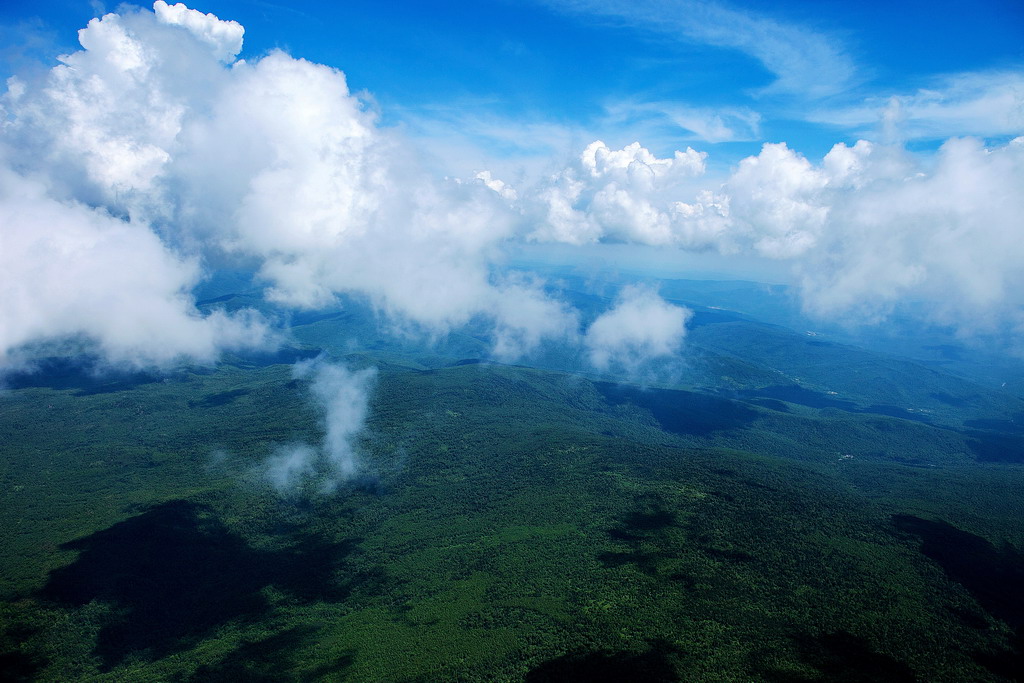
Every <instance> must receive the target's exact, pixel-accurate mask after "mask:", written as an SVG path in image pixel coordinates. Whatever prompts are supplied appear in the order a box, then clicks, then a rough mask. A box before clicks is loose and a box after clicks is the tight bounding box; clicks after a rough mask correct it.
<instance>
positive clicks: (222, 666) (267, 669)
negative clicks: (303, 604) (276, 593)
mask: <svg viewBox="0 0 1024 683" xmlns="http://www.w3.org/2000/svg"><path fill="white" fill-rule="evenodd" d="M316 632H317V629H316V628H313V627H311V626H296V627H294V628H290V629H287V630H285V631H282V632H281V633H277V634H275V635H272V636H270V637H269V638H264V639H263V640H257V641H245V642H243V643H242V644H241V645H239V646H238V647H237V648H235V650H233V651H232V652H231V653H229V654H228V655H227V656H226V657H224V658H223V659H221V660H220V661H219V662H217V663H216V664H212V665H211V664H203V665H202V666H200V667H199V668H198V669H196V672H195V674H194V675H193V676H192V677H191V678H190V679H189V680H190V681H191V682H192V683H200V682H202V683H207V682H209V683H235V682H236V681H247V682H248V683H276V682H277V681H298V680H318V679H320V678H321V677H323V676H326V675H328V674H333V675H335V676H337V675H339V674H342V673H343V672H344V671H345V670H346V669H348V668H349V667H350V666H351V665H352V661H353V659H354V658H353V656H352V655H351V654H346V655H343V656H342V657H340V658H339V659H337V660H336V661H335V662H333V663H331V664H325V665H322V666H320V667H317V670H316V672H314V673H309V672H304V675H303V676H301V677H300V676H299V675H297V674H295V673H293V671H294V669H295V668H296V664H297V663H298V662H297V661H296V655H297V654H298V653H299V652H300V651H301V650H302V649H303V648H304V647H306V646H307V645H309V644H312V643H315V642H317V641H316V639H315V635H316ZM290 672H291V673H290Z"/></svg>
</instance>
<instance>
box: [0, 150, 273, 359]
mask: <svg viewBox="0 0 1024 683" xmlns="http://www.w3.org/2000/svg"><path fill="white" fill-rule="evenodd" d="M0 226H2V229H0V272H2V273H3V277H2V278H0V302H2V303H0V367H2V366H5V365H9V364H12V363H14V362H15V361H16V357H17V355H18V354H17V352H18V350H19V349H20V348H22V347H24V346H25V345H26V344H29V343H35V344H40V343H46V342H52V341H54V340H60V339H66V338H75V337H84V338H85V339H86V340H89V341H90V342H92V343H94V344H96V345H97V347H98V348H97V349H96V350H98V351H100V352H101V353H102V354H103V355H104V356H105V357H106V358H107V359H108V360H111V361H114V362H124V363H129V364H133V365H164V364H166V363H169V362H171V361H174V360H175V359H177V358H179V357H180V356H189V357H191V358H193V359H198V360H203V361H210V360H213V359H214V358H215V357H216V356H217V354H218V353H219V352H220V351H221V350H222V349H224V348H239V347H244V346H263V345H265V344H267V343H268V342H270V341H271V338H272V335H271V333H270V331H269V329H268V328H267V326H266V324H265V323H264V322H263V321H262V320H261V319H260V318H259V317H258V316H256V315H255V314H254V313H251V312H248V313H247V312H242V313H240V314H236V315H227V314H225V313H222V312H215V313H212V314H210V315H206V316H202V315H200V314H199V312H198V311H197V310H196V309H195V306H194V305H193V300H192V298H191V296H190V294H189V291H190V290H191V288H192V287H193V285H195V283H196V281H197V279H198V277H199V268H198V265H197V263H196V262H195V261H194V260H188V259H183V258H181V257H179V256H178V255H177V254H175V253H173V252H171V251H170V250H168V249H167V248H166V247H165V246H164V244H163V243H162V242H161V241H160V238H159V237H157V235H156V234H155V233H154V232H153V231H152V230H151V229H150V228H149V226H147V225H145V224H139V223H135V222H132V221H125V220H122V219H119V218H115V217H113V216H111V215H110V214H109V213H107V212H106V211H104V210H102V209H96V208H90V207H88V206H85V205H82V204H79V203H76V202H60V201H57V200H55V199H53V198H51V197H49V196H48V195H47V190H46V188H45V186H44V185H42V184H41V183H40V182H37V181H32V180H29V179H26V178H23V177H21V176H19V175H17V174H15V173H14V172H12V171H10V170H7V169H0ZM90 350H92V349H90Z"/></svg>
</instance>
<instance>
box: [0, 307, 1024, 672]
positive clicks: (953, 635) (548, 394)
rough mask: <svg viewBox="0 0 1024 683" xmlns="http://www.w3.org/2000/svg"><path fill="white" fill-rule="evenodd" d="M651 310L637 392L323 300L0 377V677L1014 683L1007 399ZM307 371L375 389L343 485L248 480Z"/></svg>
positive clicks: (1018, 510) (1023, 508) (1020, 608)
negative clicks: (426, 338)
mask: <svg viewBox="0 0 1024 683" xmlns="http://www.w3.org/2000/svg"><path fill="white" fill-rule="evenodd" d="M685 303H687V304H688V305H691V306H694V307H695V310H697V314H696V317H695V319H694V320H693V321H692V322H691V331H690V336H689V339H688V346H687V349H686V351H685V352H684V362H683V363H682V364H681V365H679V366H678V367H674V368H663V369H662V370H664V371H665V372H664V373H663V376H668V377H670V381H668V382H665V381H661V382H658V381H654V382H638V381H635V380H629V379H628V378H625V377H608V376H604V377H601V376H596V375H593V374H592V373H591V374H588V373H587V372H585V371H584V370H583V369H582V367H581V366H579V365H574V363H577V361H575V360H573V359H572V358H567V357H564V356H560V355H559V353H558V351H557V349H549V350H548V351H547V352H545V353H542V354H539V355H538V356H537V357H536V358H533V359H532V360H530V361H529V362H527V363H524V364H522V365H508V364H499V363H495V362H490V361H487V360H486V358H485V357H484V356H485V354H484V352H483V351H482V350H481V349H484V348H485V347H486V344H487V339H486V338H484V337H482V336H480V335H479V334H478V333H477V332H475V331H474V330H472V329H469V330H466V331H465V332H464V333H463V334H460V335H453V336H452V337H451V338H450V339H448V340H446V341H445V342H443V343H441V344H438V345H435V346H434V347H431V348H421V347H416V346H410V345H409V343H408V342H407V341H402V340H397V341H394V340H393V341H387V340H386V339H385V338H384V337H380V338H378V336H377V335H378V333H377V332H376V331H375V330H376V328H374V326H373V325H372V324H371V322H372V320H371V316H370V314H369V313H365V312H364V313H360V312H359V310H358V308H357V307H350V308H349V309H346V310H343V311H338V312H334V313H330V314H329V315H323V316H311V317H310V318H309V319H308V320H301V319H300V320H296V321H294V323H293V334H294V342H293V344H292V345H291V346H290V347H289V348H286V349H285V350H283V351H282V352H280V353H278V354H276V355H263V356H250V357H243V356H232V357H228V358H225V359H224V360H223V361H222V362H220V363H219V364H217V365H216V366H191V365H190V366H180V367H178V368H176V369H175V370H173V371H171V372H164V373H156V372H143V371H135V372H120V373H110V372H108V373H96V372H94V371H91V370H90V369H89V368H88V367H87V366H82V365H80V364H77V363H74V362H70V361H66V360H57V359H51V360H49V361H47V362H46V363H44V364H43V365H42V366H41V368H40V369H39V370H37V371H36V372H33V373H24V374H20V375H11V376H9V377H8V378H7V380H6V383H7V388H6V390H5V391H4V393H3V395H2V397H0V496H2V502H0V529H2V530H3V531H2V532H0V597H2V603H0V672H2V675H0V678H3V679H5V680H14V681H18V680H21V681H35V680H38V681H61V682H66V681H126V680H131V681H352V682H356V681H409V682H413V681H527V682H530V683H535V682H539V681H570V680H580V681H625V680H630V681H677V680H678V681H753V680H758V681H779V682H781V681H788V682H797V681H1005V680H1020V679H1021V677H1022V676H1024V640H1022V639H1024V525H1022V524H1021V519H1024V465H1022V463H1024V449H1022V447H1021V444H1022V441H1024V430H1022V429H1021V424H1022V423H1024V401H1021V400H1020V399H1019V398H1017V397H1015V396H1014V395H1013V394H1012V393H1008V392H1006V391H1003V392H999V391H996V390H995V389H989V388H986V386H985V384H984V382H982V381H980V380H976V379H972V378H970V377H968V376H967V375H966V374H965V373H964V372H954V371H953V370H952V369H949V368H943V367H941V366H939V365H936V364H935V363H926V362H924V361H920V360H912V359H908V358H906V357H900V356H895V355H889V354H886V353H883V352H881V351H869V350H866V349H863V348H857V347H853V346H849V345H846V344H843V343H840V342H838V341H822V340H821V339H820V338H819V337H813V338H811V337H807V336H806V335H803V334H801V333H799V332H795V331H792V330H790V329H789V328H786V327H784V326H781V325H778V324H774V323H767V322H761V321H757V320H755V319H753V318H751V317H750V316H748V315H745V314H740V313H738V312H736V311H732V312H730V311H725V310H720V309H712V308H703V309H702V308H700V305H699V304H698V303H695V302H693V301H687V302H685ZM353 311H355V312H353ZM346 320H347V321H348V324H347V326H346ZM346 329H347V330H348V332H345V331H344V330H346ZM359 330H362V332H360V331H359ZM359 334H362V335H363V336H362V337H359ZM353 339H356V340H357V341H356V343H353V342H352V340H353ZM319 353H326V354H328V355H329V356H330V357H331V358H332V359H333V360H334V361H335V362H337V363H342V364H344V365H346V366H347V367H350V368H365V367H374V368H376V369H377V374H376V378H375V379H374V381H373V385H372V394H371V396H372V398H371V401H370V410H369V416H368V419H367V423H366V427H365V429H363V430H362V431H361V432H360V435H359V443H358V450H359V453H360V457H361V459H362V463H363V466H362V468H361V470H360V474H359V476H357V477H355V478H353V479H351V480H348V481H346V482H344V483H342V484H341V485H340V487H337V488H329V489H325V488H324V486H322V483H323V482H320V481H318V480H317V479H316V478H315V477H314V478H312V479H309V480H306V481H305V482H304V483H303V485H302V486H300V487H297V488H295V489H293V490H290V491H286V492H281V491H279V490H275V489H274V488H273V487H272V486H271V485H270V484H269V483H268V481H267V479H266V477H264V476H263V471H262V470H261V466H262V463H264V462H265V460H266V458H267V457H268V455H269V454H270V453H272V452H273V450H274V449H275V448H276V447H279V446H281V445H287V444H292V443H311V442H316V441H317V440H318V439H319V438H320V437H321V432H322V425H321V421H320V417H319V415H318V413H317V411H316V410H315V408H314V406H313V404H312V403H311V401H310V396H309V394H310V387H309V381H308V380H306V379H303V378H301V377H300V378H296V377H295V376H294V373H293V372H292V365H293V362H294V361H295V360H296V359H300V358H310V357H312V356H315V355H317V354H319ZM669 371H671V372H669ZM655 374H656V373H655Z"/></svg>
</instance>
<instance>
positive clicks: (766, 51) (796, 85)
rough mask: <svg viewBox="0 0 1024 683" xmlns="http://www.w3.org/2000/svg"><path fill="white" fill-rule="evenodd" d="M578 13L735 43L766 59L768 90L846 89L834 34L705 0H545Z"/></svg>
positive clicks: (823, 92) (850, 77) (846, 71)
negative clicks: (768, 79)
mask: <svg viewBox="0 0 1024 683" xmlns="http://www.w3.org/2000/svg"><path fill="white" fill-rule="evenodd" d="M546 4H548V5H550V6H552V7H555V8H558V9H562V10H565V11H571V12H574V13H578V14H585V15H586V14H590V15H596V16H604V17H614V18H616V19H618V20H620V21H624V22H626V23H627V24H629V25H631V26H635V27H638V28H642V29H646V30H650V31H656V32H658V33H662V34H668V35H670V36H674V37H677V38H678V39H680V40H686V41H694V42H700V43H705V44H708V45H714V46H718V47H724V48H731V49H734V50H738V51H740V52H743V53H744V54H747V55H750V56H751V57H753V58H754V59H757V60H758V61H759V62H761V64H763V65H764V67H765V69H767V70H768V71H769V72H770V73H771V74H773V75H774V76H775V81H774V82H773V83H772V84H771V85H769V86H768V87H767V88H765V89H764V91H765V92H773V93H780V94H793V95H798V96H801V97H805V98H812V99H813V98H822V97H827V96H829V95H833V94H835V93H841V92H844V91H846V90H848V89H849V88H850V87H851V85H853V84H854V83H855V82H856V80H857V78H858V75H857V69H856V66H855V64H854V63H853V60H852V59H851V58H850V57H849V56H848V55H847V54H846V52H845V51H844V49H843V46H842V42H841V41H840V40H838V39H837V38H836V37H835V36H830V35H827V34H825V33H822V32H819V31H815V30H813V29H810V28H806V27H803V26H799V25H797V24H792V23H784V22H781V21H777V20H775V19H771V18H768V17H765V16H762V15H759V14H757V13H755V12H751V11H740V10H735V9H731V8H729V7H727V6H726V5H725V4H723V3H718V2H708V1H705V0H669V1H666V0H630V1H629V2H625V1H623V0H546Z"/></svg>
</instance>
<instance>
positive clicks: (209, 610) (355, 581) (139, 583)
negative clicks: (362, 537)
mask: <svg viewBox="0 0 1024 683" xmlns="http://www.w3.org/2000/svg"><path fill="white" fill-rule="evenodd" d="M287 536H288V535H287V534H285V537H287ZM291 540H292V543H291V545H289V546H287V547H285V548H283V549H281V550H258V549H254V548H251V547H250V546H249V545H248V544H247V543H246V542H245V540H244V539H242V538H241V537H240V536H238V535H236V534H234V533H232V532H231V531H230V530H229V529H227V527H225V526H224V525H223V523H222V522H221V521H220V520H219V519H217V518H216V516H215V515H214V514H213V513H212V511H211V510H210V509H209V508H207V507H205V506H200V505H196V504H194V503H190V502H187V501H172V502H168V503H163V504H161V505H157V506H155V507H153V508H150V509H148V510H147V511H146V512H144V513H142V514H140V515H138V516H135V517H132V518H130V519H127V520H125V521H123V522H119V523H117V524H115V525H113V526H112V527H110V528H108V529H105V530H103V531H99V532H97V533H95V534H92V535H91V536H88V537H85V538H82V539H79V540H76V541H72V542H70V543H66V544H64V545H63V546H61V547H62V549H65V550H76V551H78V552H79V556H78V559H77V560H75V562H73V563H72V564H70V565H68V566H66V567H63V568H61V569H57V570H54V571H52V572H51V573H50V577H49V581H48V582H47V584H46V586H44V588H43V590H42V591H41V595H40V596H41V597H42V598H44V599H48V600H51V601H54V602H57V603H60V604H64V605H74V606H77V605H84V604H87V603H89V602H91V601H93V600H97V601H100V602H105V603H108V604H110V605H112V606H113V610H112V615H111V616H110V617H109V618H108V619H107V621H106V622H105V623H104V624H103V625H102V627H101V629H100V631H99V636H98V638H97V644H96V650H95V652H96V654H97V655H98V656H99V657H100V658H101V659H102V661H103V666H104V667H105V668H106V669H107V670H109V668H110V667H112V666H114V665H116V664H117V663H118V662H120V661H121V660H122V659H124V657H126V656H127V655H128V654H130V653H138V654H140V655H141V656H143V657H145V658H147V659H158V658H160V657H162V656H165V655H167V654H169V653H172V652H176V651H179V650H181V649H185V648H187V647H190V646H192V645H193V644H194V643H196V642H198V641H199V640H201V639H202V638H203V637H204V636H205V635H206V634H207V633H209V632H210V631H211V630H213V629H214V628H216V627H217V626H219V625H221V624H224V623H226V622H229V621H241V622H245V623H252V622H256V621H259V620H260V619H263V618H265V617H266V615H267V612H268V610H269V609H270V605H269V604H268V602H267V599H266V598H265V597H264V596H263V594H262V593H261V590H262V589H263V588H264V587H266V586H274V587H276V588H277V589H279V590H281V591H282V592H285V593H287V594H289V595H290V596H292V597H293V598H294V599H297V600H303V601H313V600H342V599H344V598H345V597H346V596H347V595H348V594H349V593H350V592H351V591H352V590H353V589H354V588H355V587H356V586H357V585H360V584H362V583H363V582H365V581H367V580H369V581H373V580H375V577H369V576H367V575H365V574H363V573H353V572H346V571H345V570H346V569H347V563H346V558H347V557H348V556H349V555H351V554H352V553H353V552H354V550H355V545H356V543H357V542H358V541H357V540H350V541H346V542H344V543H327V542H324V541H322V540H321V539H319V538H316V537H310V536H299V535H293V537H292V539H291ZM346 574H348V575H346Z"/></svg>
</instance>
